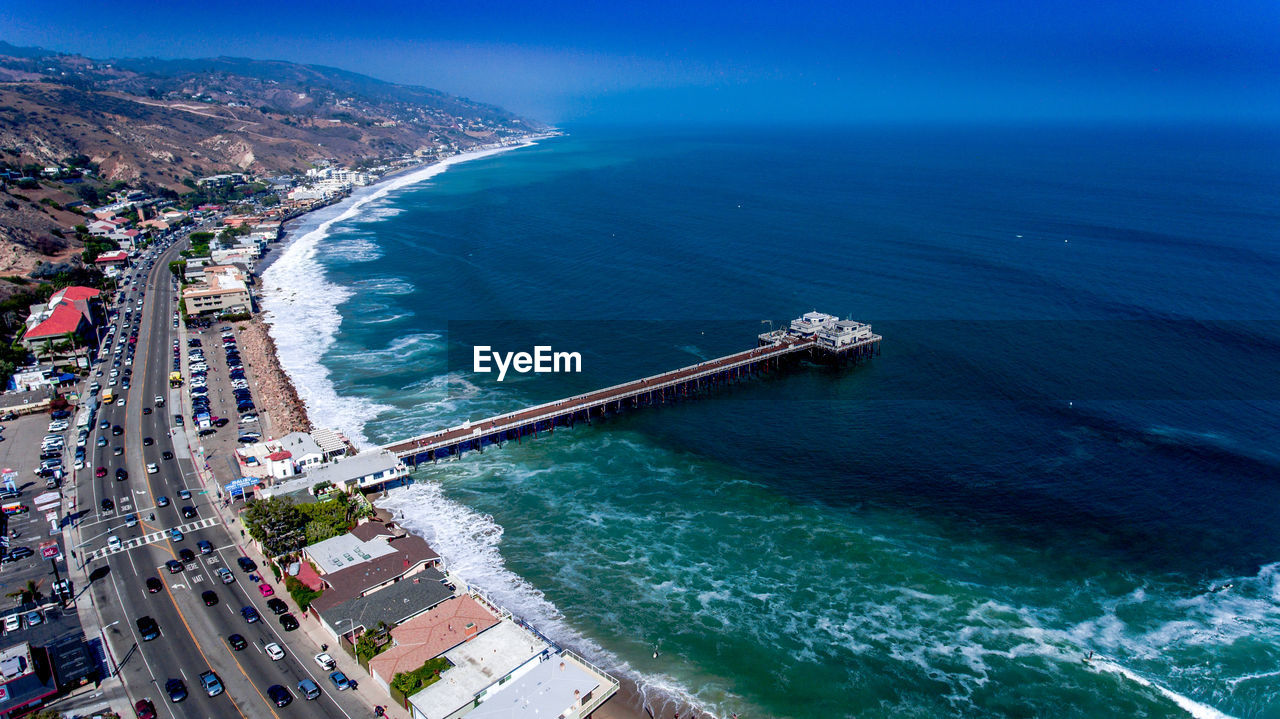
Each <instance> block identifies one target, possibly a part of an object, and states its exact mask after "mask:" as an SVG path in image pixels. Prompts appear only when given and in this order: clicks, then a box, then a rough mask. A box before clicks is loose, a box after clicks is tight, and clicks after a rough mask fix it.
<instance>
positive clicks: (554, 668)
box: [467, 651, 618, 719]
mask: <svg viewBox="0 0 1280 719" xmlns="http://www.w3.org/2000/svg"><path fill="white" fill-rule="evenodd" d="M617 691H618V680H616V679H614V678H613V677H611V676H609V675H608V674H605V673H604V672H603V671H601V670H600V669H598V668H597V667H595V666H594V665H592V664H591V663H590V662H588V661H586V660H585V659H583V658H582V657H579V656H578V655H577V654H574V653H573V652H569V651H565V652H561V653H560V654H556V655H552V656H551V657H550V658H549V659H547V660H546V661H543V662H541V663H539V664H538V665H537V666H535V667H534V668H533V669H531V670H530V671H529V672H528V673H527V674H525V675H524V676H522V677H520V678H518V679H515V680H513V681H510V682H507V683H506V684H503V685H500V687H499V691H498V692H497V693H495V694H493V695H492V696H490V697H488V698H487V699H486V700H485V701H484V702H483V703H482V704H480V705H479V706H477V707H476V708H475V709H473V710H471V711H470V712H469V713H468V714H467V717H468V719H543V718H544V717H557V719H581V718H582V717H586V716H590V715H591V712H593V711H595V710H596V708H597V707H599V706H600V705H601V704H603V703H604V702H605V700H606V699H608V698H609V697H611V696H613V695H614V693H615V692H617Z"/></svg>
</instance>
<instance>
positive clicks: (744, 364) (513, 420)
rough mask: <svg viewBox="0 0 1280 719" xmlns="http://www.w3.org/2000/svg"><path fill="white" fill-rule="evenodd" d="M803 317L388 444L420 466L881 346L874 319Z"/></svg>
mask: <svg viewBox="0 0 1280 719" xmlns="http://www.w3.org/2000/svg"><path fill="white" fill-rule="evenodd" d="M810 316H814V317H824V318H829V320H830V321H831V326H832V328H834V327H835V325H834V322H835V318H834V317H831V316H829V315H817V314H816V313H811V314H810V315H806V316H805V317H810ZM801 322H802V320H796V321H795V322H793V323H792V328H791V329H780V330H776V331H773V332H768V333H765V334H762V335H760V336H759V346H757V347H755V348H753V349H750V350H745V351H743V352H738V353H736V354H731V355H727V356H725V357H720V358H718V359H713V360H708V361H706V362H699V363H698V364H694V365H689V366H687V367H681V368H680V369H675V370H671V371H669V372H664V373H662V374H657V375H653V376H651V377H644V378H641V379H637V380H632V381H630V382H625V383H623V384H619V385H614V386H612V387H605V388H603V389H599V390H595V391H593V392H589V393H587V394H580V395H576V396H573V397H566V398H564V399H560V400H556V401H554V402H547V403H545V404H540V405H537V406H534V407H529V408H526V409H522V410H518V411H515V412H509V413H507V414H501V415H496V416H493V417H486V418H485V419H482V420H479V421H476V422H464V423H463V424H461V425H458V426H456V427H450V428H448V429H444V430H440V431H438V432H432V433H430V434H423V435H418V436H416V437H410V438H409V439H405V440H400V441H397V442H392V443H390V444H386V445H383V446H382V449H386V450H389V451H391V452H394V453H395V454H396V456H398V457H399V458H400V459H401V460H402V461H404V462H405V464H407V465H409V466H410V467H416V466H417V465H419V464H422V463H427V462H434V461H437V460H440V459H448V458H453V457H457V456H459V455H461V454H463V453H464V452H468V451H472V450H476V451H483V450H484V448H485V447H489V446H499V447H500V446H502V445H503V444H504V443H506V442H512V441H515V442H520V441H523V439H524V438H526V437H528V438H534V437H537V436H538V433H539V432H553V431H555V428H556V427H572V426H574V425H575V424H576V423H578V422H590V421H591V420H592V419H593V418H598V417H604V416H608V415H611V414H617V413H620V412H623V411H625V410H628V409H633V408H639V407H645V406H652V405H659V404H665V403H668V402H677V401H680V400H683V399H688V398H691V397H697V396H699V395H701V394H705V393H707V392H709V391H712V390H715V389H717V388H719V387H721V386H724V385H726V384H731V383H734V382H738V381H741V380H744V379H748V378H751V377H754V376H757V375H761V374H765V373H769V372H773V371H776V370H778V369H780V368H781V367H783V366H784V364H786V363H787V360H791V359H799V358H801V357H807V358H809V359H812V360H814V361H818V362H824V363H838V364H850V363H852V364H856V363H858V362H860V361H862V360H865V359H868V358H870V357H872V356H874V355H877V354H879V352H880V341H881V339H882V338H881V337H880V335H876V334H872V333H871V331H870V329H871V328H870V326H869V325H863V324H860V323H852V322H848V321H840V322H842V323H844V326H845V327H854V328H856V329H857V330H858V331H857V332H856V333H854V332H850V331H845V330H841V331H842V332H843V337H841V335H840V334H839V333H838V332H836V331H834V329H833V330H832V331H823V330H822V329H821V328H817V329H815V330H813V331H810V328H809V326H808V325H805V324H798V323H801ZM797 327H798V328H799V329H797ZM833 338H842V339H844V340H847V341H839V339H833Z"/></svg>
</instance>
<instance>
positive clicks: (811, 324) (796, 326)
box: [791, 312, 840, 337]
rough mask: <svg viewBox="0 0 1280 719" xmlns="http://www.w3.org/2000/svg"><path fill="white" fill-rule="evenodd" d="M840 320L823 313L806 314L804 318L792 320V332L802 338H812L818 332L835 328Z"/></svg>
mask: <svg viewBox="0 0 1280 719" xmlns="http://www.w3.org/2000/svg"><path fill="white" fill-rule="evenodd" d="M838 321H840V318H838V317H836V316H835V315H829V314H825V313H823V312H806V313H804V315H803V316H802V317H799V318H797V319H794V320H791V332H792V334H797V335H800V336H802V337H812V336H813V335H814V334H815V333H816V332H817V331H818V330H824V329H828V328H831V327H833V326H835V323H836V322H838Z"/></svg>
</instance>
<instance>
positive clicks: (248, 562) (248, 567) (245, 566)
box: [236, 557, 258, 572]
mask: <svg viewBox="0 0 1280 719" xmlns="http://www.w3.org/2000/svg"><path fill="white" fill-rule="evenodd" d="M236 564H238V565H240V570H241V571H244V572H256V571H258V564H257V563H256V562H254V561H253V560H252V559H249V558H248V557H237V558H236Z"/></svg>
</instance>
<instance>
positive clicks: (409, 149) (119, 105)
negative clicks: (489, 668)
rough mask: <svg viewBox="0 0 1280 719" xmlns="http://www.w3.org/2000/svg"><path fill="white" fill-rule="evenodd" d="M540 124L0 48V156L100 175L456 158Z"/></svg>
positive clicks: (269, 69) (351, 91)
mask: <svg viewBox="0 0 1280 719" xmlns="http://www.w3.org/2000/svg"><path fill="white" fill-rule="evenodd" d="M536 129H539V126H538V125H537V124H536V123H532V122H530V121H527V120H524V119H521V118H518V117H516V116H514V115H512V114H511V113H508V112H506V111H504V110H501V109H500V108H496V107H493V106H490V105H485V104H482V103H477V102H473V101H470V100H467V99H464V98H459V97H454V96H451V95H447V94H444V93H441V92H438V91H435V90H430V89H427V88H422V87H413V86H406V85H398V84H394V83H389V82H383V81H381V80H377V79H374V78H371V77H367V76H364V75H360V74H357V73H352V72H347V71H344V70H339V69H335V68H329V67H322V66H316V65H300V64H297V63H290V62H279V61H263V60H249V59H244V58H210V59H201V60H156V59H113V60H94V59H90V58H86V57H83V56H80V55H65V54H59V53H53V52H48V51H43V50H40V49H38V48H18V47H15V46H13V45H9V44H8V43H2V42H0V151H3V153H4V154H3V155H0V159H2V160H5V161H8V162H10V163H11V164H15V163H25V162H33V163H53V162H57V161H60V160H61V159H62V158H65V157H68V156H71V155H77V154H83V155H85V156H88V157H89V158H91V160H92V162H93V163H94V164H95V165H96V166H97V167H99V168H100V169H101V172H102V173H103V177H104V178H105V179H108V180H124V181H127V182H138V181H145V182H149V183H151V184H154V185H156V186H161V187H169V188H172V189H175V190H178V191H182V180H183V179H185V178H189V177H191V176H202V175H211V174H217V173H220V172H227V171H241V170H250V171H256V172H285V171H290V170H298V169H305V168H306V167H307V166H308V165H309V164H310V163H312V162H314V161H317V160H322V159H331V160H336V161H337V162H339V163H342V164H346V165H352V164H357V163H359V162H361V161H376V160H378V159H381V158H388V157H395V156H401V155H405V154H415V153H416V154H420V155H430V154H433V153H438V152H448V151H452V150H458V149H464V148H467V147H470V146H473V145H477V144H483V143H486V142H492V141H494V140H497V139H501V138H504V137H511V136H516V135H522V134H525V133H528V132H530V131H533V130H536Z"/></svg>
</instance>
